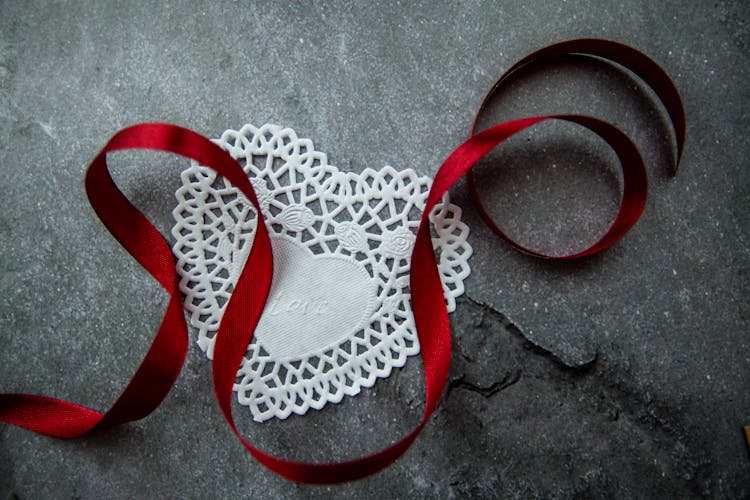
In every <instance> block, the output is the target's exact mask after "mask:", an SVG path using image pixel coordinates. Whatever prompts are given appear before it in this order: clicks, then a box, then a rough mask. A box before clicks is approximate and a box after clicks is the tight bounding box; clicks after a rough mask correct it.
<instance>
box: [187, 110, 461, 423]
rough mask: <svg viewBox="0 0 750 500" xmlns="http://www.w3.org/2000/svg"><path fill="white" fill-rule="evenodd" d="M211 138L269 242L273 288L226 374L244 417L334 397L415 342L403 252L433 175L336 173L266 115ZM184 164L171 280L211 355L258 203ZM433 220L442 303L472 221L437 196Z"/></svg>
mask: <svg viewBox="0 0 750 500" xmlns="http://www.w3.org/2000/svg"><path fill="white" fill-rule="evenodd" d="M216 142H217V144H219V145H220V146H221V147H223V148H224V149H225V150H227V151H228V152H229V153H230V154H231V155H232V157H234V158H235V159H236V160H238V161H239V162H240V164H241V165H242V166H243V168H244V170H245V172H246V173H247V174H248V176H249V177H250V179H251V182H252V185H253V187H254V188H255V191H256V193H257V195H258V199H259V201H260V203H261V209H262V210H263V215H264V217H265V220H266V224H267V226H268V229H269V232H270V234H271V243H272V246H273V253H274V276H273V284H272V287H271V293H270V295H269V298H268V302H267V304H266V308H265V310H264V313H263V316H262V317H261V320H260V322H259V324H258V328H257V330H256V332H255V336H254V338H253V340H252V342H251V344H250V345H249V347H248V350H247V353H246V355H245V359H244V360H243V362H242V365H241V367H240V370H239V372H238V374H237V382H236V383H235V386H234V389H235V390H236V391H237V393H238V398H239V402H240V403H241V404H243V405H246V406H248V407H249V408H250V411H251V413H252V415H253V418H254V419H255V420H256V421H263V420H267V419H269V418H272V417H278V418H286V417H288V416H289V415H290V414H291V413H292V412H293V413H297V414H303V413H305V412H306V411H307V410H308V409H310V408H315V409H320V408H322V407H323V406H324V405H325V404H326V403H328V402H334V403H336V402H339V401H341V399H342V398H343V396H344V395H345V394H346V395H350V396H353V395H356V394H358V393H359V392H360V391H361V389H362V388H363V387H371V386H372V385H373V384H374V383H375V381H376V379H377V378H378V377H387V376H388V375H389V374H390V373H391V370H392V369H393V368H394V367H401V366H403V365H404V363H405V362H406V358H407V356H411V355H414V354H417V353H418V352H419V342H418V339H417V334H416V330H415V327H414V319H413V316H412V312H411V306H410V303H409V297H410V295H409V259H410V255H411V250H412V246H413V244H414V240H415V235H416V230H417V227H418V226H419V220H420V217H421V215H422V211H423V209H424V205H425V201H426V199H427V193H428V192H429V188H430V185H431V182H432V181H431V179H430V178H428V177H424V176H419V175H417V173H416V172H415V171H414V170H411V169H407V170H395V169H393V168H391V167H385V168H383V169H381V170H372V169H369V168H368V169H365V170H364V171H363V172H362V173H361V174H355V173H345V172H340V171H339V170H338V169H337V168H336V167H334V166H332V165H329V164H328V161H327V158H326V155H325V154H323V153H320V152H318V151H315V148H314V147H313V143H312V142H311V141H310V140H308V139H300V138H298V137H297V135H296V134H295V132H294V131H293V130H292V129H289V128H281V127H278V126H275V125H263V126H262V127H260V128H256V127H254V126H252V125H245V126H244V127H242V129H241V130H239V131H233V130H228V131H226V132H224V134H223V135H222V136H221V139H219V140H218V141H216ZM181 177H182V182H183V185H182V187H180V188H179V189H178V190H177V193H176V196H177V201H178V205H177V208H175V210H174V212H173V213H174V217H175V220H176V224H175V226H174V227H173V229H172V234H173V235H174V236H175V238H176V239H177V241H176V243H175V245H174V251H175V255H177V258H178V262H177V269H178V272H179V273H180V276H181V278H182V279H181V282H180V287H181V289H182V292H183V293H184V294H185V307H186V309H187V310H188V312H189V313H190V322H191V323H192V324H193V325H194V326H195V327H197V328H198V329H199V332H200V333H199V338H198V345H199V346H200V348H201V349H202V350H203V351H205V352H206V353H207V355H208V357H209V358H212V356H213V343H214V336H215V334H216V331H217V329H218V326H219V322H220V320H221V316H222V313H223V309H224V306H225V304H226V302H227V301H228V300H229V296H230V294H231V292H232V287H233V285H234V284H235V283H236V281H237V278H238V276H239V273H240V271H241V269H242V266H243V265H244V262H245V260H246V259H247V255H248V254H249V251H250V247H251V245H252V241H253V237H254V234H255V227H256V222H257V221H256V214H255V210H254V208H253V207H252V205H251V204H250V203H249V201H248V200H247V199H246V198H245V197H244V195H242V194H241V193H240V192H239V191H238V190H237V189H236V188H234V187H233V186H231V185H230V184H229V182H228V181H226V180H225V179H224V178H223V177H220V176H217V175H216V174H215V173H214V172H213V170H211V169H208V168H206V167H202V166H199V165H197V164H193V165H191V166H190V167H189V168H188V169H186V170H185V171H184V172H182V175H181ZM430 220H431V222H432V224H433V227H432V231H433V240H432V241H433V246H434V248H435V249H436V255H437V258H438V265H439V269H440V275H441V278H442V282H443V291H444V294H445V298H446V304H447V307H448V311H450V312H452V311H453V310H454V309H455V298H456V297H458V296H459V295H461V294H462V293H463V291H464V286H463V280H464V279H465V278H466V277H467V276H468V275H469V272H470V269H469V265H468V259H469V257H470V256H471V253H472V249H471V247H470V246H469V244H468V243H467V241H466V239H467V237H468V235H469V228H468V227H467V226H466V224H464V223H463V222H461V209H460V208H459V207H457V206H455V205H453V204H451V203H450V202H449V200H448V196H447V195H446V196H445V197H444V199H443V201H442V203H440V204H438V205H437V206H436V207H435V210H434V211H433V213H432V214H431V215H430Z"/></svg>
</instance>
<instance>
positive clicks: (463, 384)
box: [445, 370, 521, 399]
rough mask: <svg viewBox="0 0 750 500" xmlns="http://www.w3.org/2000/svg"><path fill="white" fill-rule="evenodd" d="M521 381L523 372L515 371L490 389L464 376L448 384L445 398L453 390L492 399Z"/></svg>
mask: <svg viewBox="0 0 750 500" xmlns="http://www.w3.org/2000/svg"><path fill="white" fill-rule="evenodd" d="M520 379H521V370H515V371H513V372H512V373H509V374H506V375H505V377H503V378H502V380H499V381H497V382H493V383H492V384H491V385H490V386H489V387H482V386H480V385H477V384H473V383H471V382H469V381H467V380H466V376H465V375H464V374H462V375H461V376H460V377H458V378H457V379H454V380H451V381H450V382H449V383H448V388H447V389H446V391H445V398H446V399H447V398H448V396H450V394H451V392H452V391H453V389H465V390H467V391H471V392H476V393H478V394H481V395H482V396H484V397H485V398H491V397H492V396H494V395H495V394H497V393H498V392H500V391H502V390H504V389H507V388H508V387H510V386H512V385H514V384H515V383H516V382H518V381H519V380H520Z"/></svg>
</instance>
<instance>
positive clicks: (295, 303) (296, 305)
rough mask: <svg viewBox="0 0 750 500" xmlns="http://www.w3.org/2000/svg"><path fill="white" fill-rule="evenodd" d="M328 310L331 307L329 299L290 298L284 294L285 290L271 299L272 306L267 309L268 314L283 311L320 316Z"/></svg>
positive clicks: (276, 313) (275, 314)
mask: <svg viewBox="0 0 750 500" xmlns="http://www.w3.org/2000/svg"><path fill="white" fill-rule="evenodd" d="M328 311H329V307H328V301H327V300H301V299H289V298H288V297H285V296H284V292H279V294H278V295H277V296H276V297H275V298H274V299H273V300H272V301H271V306H270V307H269V308H268V310H267V311H266V314H270V315H271V316H278V315H279V314H282V313H289V314H297V315H302V316H307V315H308V314H315V315H318V316H320V315H321V314H325V313H327V312H328Z"/></svg>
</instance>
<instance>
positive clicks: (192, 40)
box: [0, 0, 750, 499]
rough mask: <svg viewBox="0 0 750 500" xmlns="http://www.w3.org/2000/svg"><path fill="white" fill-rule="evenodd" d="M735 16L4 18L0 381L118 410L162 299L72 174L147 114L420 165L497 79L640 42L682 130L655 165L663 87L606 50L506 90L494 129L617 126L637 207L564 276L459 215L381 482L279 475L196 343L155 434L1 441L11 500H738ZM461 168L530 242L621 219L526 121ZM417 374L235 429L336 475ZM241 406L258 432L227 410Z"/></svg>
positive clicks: (171, 183) (366, 8)
mask: <svg viewBox="0 0 750 500" xmlns="http://www.w3.org/2000/svg"><path fill="white" fill-rule="evenodd" d="M749 13H750V8H748V4H747V3H746V2H736V3H735V2H689V3H684V2H679V1H664V2H651V1H647V0H627V1H623V2H598V1H582V2H543V1H523V2H502V3H501V2H481V1H479V2H466V3H453V2H441V3H433V2H424V3H418V2H407V1H402V2H400V3H399V2H358V5H352V4H350V3H349V2H316V3H310V4H308V3H302V2H300V3H298V4H296V3H295V4H286V3H282V2H279V3H274V4H268V5H245V4H243V3H241V2H210V3H208V2H207V3H204V4H201V3H199V2H170V3H166V2H152V3H135V2H132V3H131V2H127V3H126V2H20V1H18V2H16V1H3V2H2V3H0V14H1V15H0V153H1V155H0V158H2V159H1V160H0V163H1V164H2V172H3V175H2V177H1V178H0V192H1V193H2V197H3V211H2V214H1V215H0V245H1V246H0V248H2V252H1V253H0V265H1V266H2V273H0V279H1V280H2V286H1V287H0V289H1V290H2V294H1V295H0V342H1V345H2V348H1V349H0V391H25V392H39V393H45V394H48V395H53V396H57V397H61V398H65V399H68V400H72V401H76V402H79V403H82V404H86V405H90V406H93V407H96V408H102V409H104V408H106V407H107V406H108V405H109V404H110V403H111V402H112V401H113V400H114V399H115V398H116V396H117V395H118V394H119V391H120V390H121V389H122V388H123V386H124V383H125V381H126V380H127V379H128V378H129V376H130V374H132V372H133V371H134V369H135V368H136V366H137V365H138V363H139V361H140V359H141V357H142V355H143V353H144V352H145V350H146V348H147V346H148V344H149V341H150V338H151V336H152V334H153V332H154V330H155V328H156V326H157V325H158V322H159V318H160V316H161V314H162V311H163V307H164V305H165V297H164V295H163V294H162V293H161V291H160V290H159V288H158V286H157V285H156V284H155V283H153V282H152V281H151V280H149V278H148V277H147V276H146V274H145V272H143V271H142V270H141V269H139V267H138V266H137V265H136V264H135V263H134V262H132V261H131V260H130V258H129V257H128V256H127V255H126V254H125V253H124V252H123V251H122V250H121V249H120V248H119V247H118V245H117V244H116V243H115V242H114V241H113V240H112V239H111V238H110V236H109V235H108V233H107V232H106V230H105V229H104V228H103V227H102V226H101V225H100V224H99V222H98V220H97V219H96V217H95V215H94V214H93V212H92V211H91V210H90V208H89V206H88V203H87V201H86V198H85V195H84V192H83V188H82V179H83V172H84V169H85V167H86V165H87V162H88V161H89V160H90V159H91V158H92V157H93V155H94V154H95V153H96V151H97V150H98V149H99V148H100V147H101V146H102V145H103V144H104V143H105V141H106V140H107V138H108V137H109V136H110V135H112V134H113V133H114V132H115V131H116V130H117V129H119V128H120V127H122V126H125V125H127V124H131V123H135V122H142V121H148V120H159V121H169V122H174V123H178V124H182V125H186V126H189V127H191V128H193V129H195V130H197V131H199V132H202V133H204V134H207V135H209V136H216V135H218V134H219V133H221V132H222V131H223V130H225V129H227V128H237V127H239V126H241V125H242V124H244V123H246V122H253V123H255V124H262V123H265V122H273V123H277V124H280V125H286V126H291V127H293V128H294V129H295V130H296V131H297V132H298V133H299V134H300V135H301V136H303V137H310V138H312V139H313V140H314V141H315V143H316V146H317V148H318V149H319V150H321V151H325V152H327V153H328V155H329V159H330V161H331V162H332V163H333V164H335V165H337V166H339V167H340V168H342V169H347V170H352V171H359V170H362V169H363V168H365V167H366V166H370V167H374V168H377V167H380V166H383V165H385V164H390V165H393V166H395V167H407V166H408V167H414V168H416V169H417V170H418V171H419V172H421V173H424V174H433V173H434V172H435V171H436V170H437V168H438V167H439V165H440V163H441V160H442V159H443V158H444V157H445V156H446V155H447V154H448V153H449V152H450V151H451V150H452V149H453V148H454V147H456V146H457V145H458V144H460V143H461V142H462V140H463V139H464V138H465V137H466V135H467V133H468V129H469V125H470V123H471V120H472V117H473V114H474V112H475V110H476V107H477V106H478V104H479V102H480V101H481V98H482V96H483V95H484V93H485V92H486V91H487V89H488V88H489V87H490V86H491V84H492V83H493V81H494V79H495V78H496V77H497V76H499V74H500V73H501V72H502V71H503V69H504V68H506V67H508V66H509V65H510V64H512V63H513V62H514V61H515V60H517V59H518V58H520V57H521V56H523V55H524V54H526V53H528V52H530V51H531V50H533V49H536V48H538V47H541V46H543V45H546V44H548V43H550V42H553V41H558V40H562V39H567V38H572V37H577V36H598V37H606V38H612V39H616V40H619V41H622V42H625V43H628V44H631V45H633V46H635V47H638V48H640V49H641V50H643V51H645V52H646V53H648V54H650V55H651V56H652V57H654V58H655V59H656V60H657V61H659V62H660V63H661V64H663V66H664V67H665V69H666V70H667V71H668V72H669V73H670V74H671V75H672V76H673V78H674V80H675V82H676V84H677V86H678V87H679V89H680V90H681V92H682V95H683V98H684V101H685V106H686V109H687V115H688V141H687V146H686V150H685V155H684V158H683V163H682V168H681V171H680V173H679V175H677V177H675V178H671V177H670V176H669V175H668V172H669V162H670V160H671V158H672V154H673V153H672V150H671V147H672V146H671V144H672V143H671V138H670V132H669V128H668V126H667V124H666V122H665V119H664V116H663V113H662V112H661V111H660V108H659V107H658V106H657V105H655V103H654V101H653V99H652V95H651V94H650V92H649V91H647V90H645V89H644V88H643V86H642V85H641V84H640V83H638V82H637V81H634V80H633V79H632V78H631V77H630V76H628V75H627V74H625V73H623V72H621V71H620V70H618V69H615V68H611V67H608V66H606V65H602V64H600V63H598V62H596V61H589V60H581V59H580V58H571V59H569V60H567V59H566V60H562V61H557V62H555V63H546V64H543V65H539V66H537V67H535V68H531V69H529V70H528V71H524V72H523V73H522V74H520V75H518V77H517V78H514V80H513V82H512V84H511V85H510V86H509V87H508V91H507V92H505V93H504V94H503V95H501V96H499V97H498V98H497V99H496V100H495V101H494V102H493V105H492V107H491V109H490V110H488V112H487V113H486V114H485V115H484V117H483V123H485V124H489V123H491V122H495V121H499V120H502V119H507V118H513V117H520V116H525V115H531V114H536V113H542V112H552V111H554V112H584V113H591V114H595V115H597V116H599V117H601V118H605V119H608V120H610V121H613V122H614V123H615V124H617V125H618V126H620V127H621V128H622V129H624V130H625V131H627V132H628V133H629V134H630V135H631V136H632V137H633V138H634V140H635V141H636V142H637V143H638V145H639V147H640V148H641V150H642V152H643V155H644V157H645V158H646V160H647V161H648V163H649V165H650V169H649V172H650V179H651V189H650V197H649V202H648V206H647V208H646V211H645V213H644V215H643V217H642V219H641V220H640V222H639V223H638V224H637V226H636V227H635V228H634V230H633V231H632V232H631V233H630V234H628V236H627V237H626V238H625V239H624V240H623V241H622V242H621V243H619V244H617V245H616V246H615V247H614V248H612V249H611V250H609V251H607V252H606V253H604V254H602V255H600V256H597V257H595V258H591V259H588V260H585V261H582V262H574V263H556V262H544V261H540V260H537V259H532V258H529V257H526V256H524V255H521V254H519V253H518V252H515V251H513V250H512V249H510V248H509V247H508V245H506V244H505V243H503V242H501V241H499V240H498V239H496V238H495V237H493V236H492V235H491V233H490V232H489V231H488V230H487V229H486V228H485V227H484V226H483V225H482V224H481V221H480V220H479V217H478V216H477V214H476V212H475V210H474V209H473V208H472V207H471V206H470V203H469V201H468V198H467V195H466V191H465V187H464V186H457V188H456V189H454V198H456V199H457V200H458V201H459V202H460V203H461V204H462V205H463V206H464V207H465V217H466V219H467V220H468V221H469V223H470V224H471V226H472V229H473V234H472V239H471V242H472V244H473V245H474V248H475V250H476V254H475V256H474V257H473V260H472V265H473V275H472V277H471V278H470V279H469V281H468V282H467V294H466V296H465V298H463V299H462V300H461V301H460V303H459V306H458V311H457V312H456V313H455V315H454V316H453V318H452V322H453V338H454V350H455V355H454V361H453V367H452V375H451V384H450V388H449V390H448V392H447V394H446V395H445V397H444V400H443V402H442V403H441V406H440V407H439V409H438V411H437V412H436V414H435V416H434V418H433V420H432V422H430V424H429V425H428V426H427V428H426V430H425V431H424V433H423V434H422V436H420V438H419V439H418V440H417V443H416V444H415V446H414V447H413V448H412V449H411V450H410V451H409V452H408V453H407V454H406V455H405V456H404V457H403V458H402V459H401V460H400V461H399V462H397V463H396V464H395V465H394V466H392V467H391V468H389V469H387V470H386V471H384V472H382V473H380V474H378V475H375V476H373V477H371V478H367V479H365V480H363V481H360V482H357V483H353V484H347V485H344V486H339V487H330V488H317V487H308V486H301V485H296V484H293V483H290V482H287V481H285V480H282V479H280V478H278V477H276V476H275V475H273V474H271V473H269V472H268V471H266V470H265V469H263V468H262V467H261V466H259V465H258V464H257V463H256V462H254V461H253V460H252V458H250V457H249V455H247V454H246V453H245V452H244V450H243V449H242V447H241V446H240V445H239V444H238V443H237V442H236V441H235V439H234V438H233V436H232V435H231V434H230V432H229V431H228V429H227V427H226V426H225V425H224V423H223V420H222V418H221V415H220V413H219V411H218V409H217V408H216V406H215V404H214V401H213V395H212V391H211V384H210V366H209V363H208V362H207V361H206V359H205V358H204V356H203V355H202V354H201V353H200V352H199V351H198V349H197V348H191V352H190V354H189V356H188V359H187V364H186V367H185V369H184V370H183V373H182V375H181V377H180V379H179V380H178V382H177V385H176V387H175V388H174V389H173V391H172V392H171V393H170V395H169V397H168V398H167V400H166V401H165V402H164V404H163V405H162V406H161V407H160V408H159V409H158V410H157V411H156V412H155V413H154V414H153V415H151V416H150V417H149V418H147V419H145V420H143V421H141V422H138V423H135V424H131V425H128V426H125V427H123V428H121V429H118V430H115V431H113V432H109V433H106V434H100V435H96V436H92V437H89V438H85V439H81V440H76V441H59V440H53V439H49V438H45V437H40V436H37V435H35V434H32V433H30V432H27V431H24V430H21V429H17V428H14V427H11V426H8V425H0V498H23V499H25V498H45V497H60V498H66V497H82V498H96V497H99V496H104V495H106V496H112V497H122V498H125V497H150V496H157V497H162V496H163V497H211V496H222V497H252V498H296V497H312V498H317V497H329V496H341V497H433V496H438V497H449V498H452V497H455V498H464V497H470V496H473V497H480V498H481V497H519V498H527V497H554V498H572V497H581V496H583V497H611V496H615V495H616V496H618V497H619V496H622V497H668V496H669V497H700V496H707V497H715V498H747V497H748V496H749V495H750V463H749V462H748V450H747V447H746V445H745V442H744V439H743V437H742V434H741V428H742V426H744V425H747V424H750V391H748V387H750V349H749V345H748V344H749V343H750V341H749V338H748V313H749V308H748V298H749V295H748V283H749V282H748V268H749V260H748V248H749V247H748V232H749V231H750V220H749V218H748V208H749V207H748V199H749V194H750V193H749V188H750V186H749V184H748V178H749V177H748V175H749V174H750V172H749V171H748V154H750V144H749V142H750V139H748V133H747V130H748V125H750V123H749V122H750V117H749V112H750V109H749V108H748V80H749V79H750V72H749V71H748V63H749V62H750V61H748V52H747V51H748V48H750V34H749V32H748V15H749ZM113 164H114V167H115V170H116V177H117V180H118V182H120V184H121V185H122V186H123V189H124V190H125V191H126V192H127V194H128V195H129V196H131V197H132V199H133V200H134V201H135V202H136V204H137V205H138V206H140V207H143V209H144V210H145V211H146V213H147V214H148V215H149V216H150V217H152V218H153V220H155V221H156V222H157V223H158V225H159V227H160V228H162V230H163V232H165V233H167V232H168V231H167V230H168V228H169V227H170V225H171V215H170V211H171V208H172V206H173V203H174V198H173V192H174V190H175V189H176V187H177V185H178V184H179V177H178V175H177V172H178V171H179V169H180V168H182V167H184V162H183V161H182V160H179V159H175V158H172V157H167V156H165V155H157V154H120V155H117V156H115V157H114V158H113ZM482 167H483V168H482V169H481V171H480V172H479V175H480V178H481V179H482V185H483V190H484V192H485V194H486V196H487V197H488V199H491V200H492V201H491V206H492V207H493V208H492V210H493V213H495V214H497V216H498V218H499V219H501V220H502V224H503V226H504V227H506V228H507V229H508V231H509V232H510V233H511V234H513V235H516V236H517V237H518V238H519V239H520V240H522V241H523V242H525V243H527V244H529V245H532V246H534V247H536V248H540V249H546V250H549V251H552V252H565V251H567V250H570V249H574V248H581V246H582V245H585V244H586V243H587V242H591V241H593V237H592V236H590V235H592V234H597V233H601V232H602V231H603V230H605V229H606V226H607V224H608V221H610V220H612V217H613V216H614V213H615V212H616V209H617V194H618V190H619V189H620V187H619V186H620V181H619V177H618V173H617V170H616V168H615V167H616V165H615V164H614V163H613V162H612V159H611V157H610V156H609V154H608V153H607V151H605V148H604V147H603V146H602V145H601V144H600V143H598V142H597V141H595V140H593V139H591V138H590V137H588V136H587V135H586V134H582V133H581V132H580V131H579V130H577V129H575V128H574V127H566V126H564V125H561V124H552V125H549V126H544V127H538V128H537V129H535V130H533V131H532V132H529V133H527V134H525V135H523V136H520V137H518V138H515V139H513V140H512V141H511V142H510V143H509V144H508V145H507V147H505V148H503V149H501V150H499V151H498V152H496V153H495V154H494V157H493V159H492V161H485V162H484V163H483V165H482ZM422 390H423V383H422V382H421V365H420V361H419V359H418V358H414V359H412V360H410V362H409V363H408V364H407V366H406V367H405V368H404V369H403V370H401V371H399V373H397V374H395V375H394V376H393V377H391V378H390V379H388V380H384V381H381V382H379V383H378V384H377V385H376V387H375V388H373V389H372V390H368V391H365V392H364V393H363V394H362V395H361V396H360V397H357V398H354V399H349V400H347V401H345V402H344V403H343V404H341V405H335V406H332V407H329V408H326V409H325V410H323V411H320V412H312V413H309V414H308V415H306V416H304V417H296V418H290V419H289V420H287V421H284V422H267V423H265V424H262V425H255V424H252V423H250V421H249V414H248V413H246V410H244V409H243V408H238V410H237V412H238V417H240V418H238V420H240V421H242V426H241V427H242V429H243V432H245V433H246V434H247V435H249V436H251V438H252V439H253V440H254V441H255V442H256V443H258V444H259V445H261V446H263V447H266V448H267V449H268V450H271V451H274V452H277V453H279V454H281V455H283V456H285V457H290V458H298V459H308V460H326V459H342V458H349V457H354V456H357V455H358V454H361V453H364V452H367V451H373V450H375V449H377V448H379V447H381V446H384V445H385V444H387V443H389V442H391V441H392V440H393V439H394V438H395V437H396V436H398V435H401V434H402V433H404V432H406V431H407V430H408V429H410V428H411V426H413V425H414V424H415V423H416V422H417V420H418V418H419V415H420V411H421V408H422V407H421V405H422V400H423V399H422V398H423V394H422ZM243 416H246V417H248V418H244V419H243V418H241V417H243Z"/></svg>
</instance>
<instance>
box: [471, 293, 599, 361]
mask: <svg viewBox="0 0 750 500" xmlns="http://www.w3.org/2000/svg"><path fill="white" fill-rule="evenodd" d="M464 299H465V300H468V301H469V302H471V303H472V304H474V305H476V306H477V307H479V308H481V309H482V318H484V313H485V312H488V313H490V314H492V315H493V316H495V317H496V318H497V319H498V321H500V323H501V324H502V325H503V326H504V327H505V328H506V329H507V330H508V331H509V332H511V333H513V334H514V335H515V336H516V337H519V338H520V339H521V340H523V342H524V343H525V344H526V347H528V348H529V350H531V351H532V352H534V353H536V354H540V355H542V356H544V357H546V358H547V359H549V360H551V361H553V362H554V363H555V364H557V365H560V366H561V367H562V368H564V369H570V370H575V371H577V372H584V371H588V370H589V369H591V368H593V367H594V365H595V364H596V361H597V359H598V357H599V353H598V352H596V353H594V355H593V356H592V357H591V358H590V359H586V360H584V361H582V362H580V363H576V362H571V361H566V360H565V359H563V357H562V356H560V355H558V354H557V353H556V352H554V351H552V350H550V349H548V348H546V347H544V346H542V345H541V344H539V343H537V342H535V341H534V340H532V339H531V338H530V337H529V336H527V335H526V333H525V332H524V331H523V329H522V328H521V327H520V326H519V325H517V324H516V323H515V322H513V320H511V319H510V318H509V317H508V316H507V315H506V314H504V313H503V312H501V311H499V310H497V309H496V308H495V307H493V306H491V305H490V304H485V303H484V302H482V301H479V300H476V299H474V298H472V297H470V296H469V295H468V294H467V295H464Z"/></svg>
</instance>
